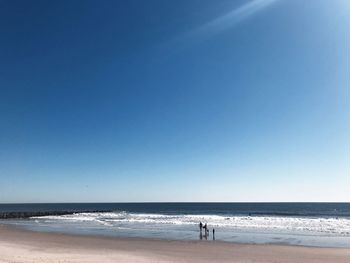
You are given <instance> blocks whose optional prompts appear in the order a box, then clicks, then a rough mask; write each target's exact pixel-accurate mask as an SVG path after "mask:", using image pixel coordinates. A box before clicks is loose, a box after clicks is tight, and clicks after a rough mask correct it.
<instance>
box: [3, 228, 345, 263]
mask: <svg viewBox="0 0 350 263" xmlns="http://www.w3.org/2000/svg"><path fill="white" fill-rule="evenodd" d="M0 262H350V249H337V248H311V247H296V246H286V245H272V244H271V245H248V244H247V245H244V244H234V243H227V242H217V241H214V242H213V241H164V240H151V239H139V238H137V239H136V238H109V237H100V236H99V237H97V236H74V235H66V234H57V233H39V232H31V231H26V230H22V229H18V228H13V227H9V226H4V225H0Z"/></svg>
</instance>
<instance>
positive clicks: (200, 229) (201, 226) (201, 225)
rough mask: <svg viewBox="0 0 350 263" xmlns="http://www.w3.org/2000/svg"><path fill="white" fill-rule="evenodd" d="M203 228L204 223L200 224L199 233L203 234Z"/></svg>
mask: <svg viewBox="0 0 350 263" xmlns="http://www.w3.org/2000/svg"><path fill="white" fill-rule="evenodd" d="M202 228H203V224H202V222H199V231H200V232H201V233H202Z"/></svg>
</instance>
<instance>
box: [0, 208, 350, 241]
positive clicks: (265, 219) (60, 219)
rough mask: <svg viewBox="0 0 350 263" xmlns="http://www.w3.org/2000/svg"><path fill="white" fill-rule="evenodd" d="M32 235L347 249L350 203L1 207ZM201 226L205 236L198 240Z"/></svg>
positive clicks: (9, 221)
mask: <svg viewBox="0 0 350 263" xmlns="http://www.w3.org/2000/svg"><path fill="white" fill-rule="evenodd" d="M9 214H11V217H12V218H9V219H1V220H0V223H3V224H11V225H16V226H18V227H22V228H25V229H29V230H33V231H46V232H60V233H70V234H82V235H104V236H115V237H141V238H156V239H167V240H200V239H202V240H203V242H212V241H213V239H214V236H213V233H212V229H213V228H214V229H215V240H217V241H228V242H238V243H257V244H271V243H272V244H290V245H303V246H319V247H350V203H61V204H0V217H2V218H4V217H5V215H9ZM199 222H202V223H206V224H207V225H208V228H209V230H210V232H209V236H205V235H201V234H200V231H199Z"/></svg>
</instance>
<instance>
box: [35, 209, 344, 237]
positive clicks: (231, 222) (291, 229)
mask: <svg viewBox="0 0 350 263" xmlns="http://www.w3.org/2000/svg"><path fill="white" fill-rule="evenodd" d="M33 219H35V220H36V221H38V220H39V223H40V222H45V223H49V222H61V223H63V222H70V223H82V222H85V223H89V224H98V225H104V226H106V227H116V228H120V227H130V228H132V227H134V226H135V225H138V226H140V225H148V226H153V227H155V226H159V227H162V226H163V227H165V225H173V226H181V225H182V226H184V227H186V226H190V225H198V223H199V222H200V221H201V222H203V223H208V224H209V226H210V227H217V228H228V229H232V230H242V231H258V232H260V231H262V232H265V231H266V232H281V233H283V232H287V233H298V234H306V235H308V234H324V235H338V236H339V235H340V236H350V219H347V218H306V217H281V216H222V215H165V214H143V213H127V212H109V213H76V214H71V215H61V216H43V217H33Z"/></svg>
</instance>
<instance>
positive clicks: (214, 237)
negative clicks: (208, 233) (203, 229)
mask: <svg viewBox="0 0 350 263" xmlns="http://www.w3.org/2000/svg"><path fill="white" fill-rule="evenodd" d="M213 240H215V229H214V228H213Z"/></svg>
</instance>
